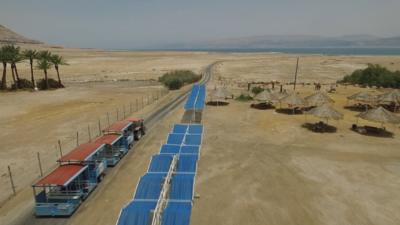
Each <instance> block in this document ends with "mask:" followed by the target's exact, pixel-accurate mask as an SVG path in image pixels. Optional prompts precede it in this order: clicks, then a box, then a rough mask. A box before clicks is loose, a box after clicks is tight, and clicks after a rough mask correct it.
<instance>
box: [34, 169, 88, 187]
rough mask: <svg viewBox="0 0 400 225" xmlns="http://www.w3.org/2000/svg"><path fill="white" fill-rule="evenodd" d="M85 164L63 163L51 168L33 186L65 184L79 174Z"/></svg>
mask: <svg viewBox="0 0 400 225" xmlns="http://www.w3.org/2000/svg"><path fill="white" fill-rule="evenodd" d="M86 168H87V166H81V165H73V164H71V165H63V166H60V167H58V168H57V169H55V170H53V172H51V173H50V174H49V175H47V176H45V177H43V178H42V179H40V180H39V181H38V182H37V183H36V184H35V185H34V186H55V185H58V186H61V185H62V186H65V185H68V183H70V182H71V181H72V180H73V179H74V178H75V177H77V176H78V175H79V174H81V173H82V172H83V171H84V170H85V169H86Z"/></svg>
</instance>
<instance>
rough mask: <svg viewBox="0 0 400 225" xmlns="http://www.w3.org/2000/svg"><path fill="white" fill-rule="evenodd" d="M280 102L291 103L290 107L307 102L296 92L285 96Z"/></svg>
mask: <svg viewBox="0 0 400 225" xmlns="http://www.w3.org/2000/svg"><path fill="white" fill-rule="evenodd" d="M280 102H281V103H284V104H287V105H289V107H299V106H304V105H305V104H306V101H305V100H304V99H303V98H302V97H300V96H299V95H297V94H296V93H292V94H290V95H288V96H286V97H283V98H282V99H281V100H280Z"/></svg>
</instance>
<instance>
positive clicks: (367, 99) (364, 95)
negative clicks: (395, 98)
mask: <svg viewBox="0 0 400 225" xmlns="http://www.w3.org/2000/svg"><path fill="white" fill-rule="evenodd" d="M347 99H349V100H353V101H358V102H363V103H375V102H376V96H374V95H372V94H370V93H368V92H366V91H362V92H358V93H356V94H354V95H352V96H349V97H347Z"/></svg>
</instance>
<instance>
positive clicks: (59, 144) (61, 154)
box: [58, 140, 63, 157]
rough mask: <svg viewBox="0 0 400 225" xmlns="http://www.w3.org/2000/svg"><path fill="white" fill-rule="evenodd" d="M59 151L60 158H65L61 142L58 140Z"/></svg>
mask: <svg viewBox="0 0 400 225" xmlns="http://www.w3.org/2000/svg"><path fill="white" fill-rule="evenodd" d="M58 150H60V157H62V156H63V153H62V149H61V141H60V140H58Z"/></svg>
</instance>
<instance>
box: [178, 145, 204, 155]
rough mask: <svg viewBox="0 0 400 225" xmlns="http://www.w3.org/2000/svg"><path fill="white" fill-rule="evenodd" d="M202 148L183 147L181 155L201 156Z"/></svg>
mask: <svg viewBox="0 0 400 225" xmlns="http://www.w3.org/2000/svg"><path fill="white" fill-rule="evenodd" d="M199 152H200V146H198V145H183V146H182V147H181V151H180V153H181V154H197V155H198V154H199Z"/></svg>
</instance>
